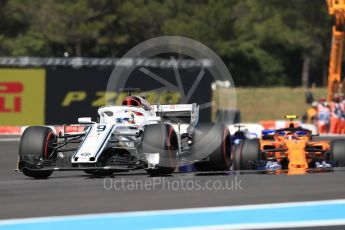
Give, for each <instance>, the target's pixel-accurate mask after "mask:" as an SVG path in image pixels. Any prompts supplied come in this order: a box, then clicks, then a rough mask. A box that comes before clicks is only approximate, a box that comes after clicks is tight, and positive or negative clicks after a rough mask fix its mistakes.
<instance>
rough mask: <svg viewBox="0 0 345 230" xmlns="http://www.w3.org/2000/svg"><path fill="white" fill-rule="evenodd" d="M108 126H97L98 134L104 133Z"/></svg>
mask: <svg viewBox="0 0 345 230" xmlns="http://www.w3.org/2000/svg"><path fill="white" fill-rule="evenodd" d="M105 128H106V126H105V125H99V126H97V131H98V132H103V131H104V130H105Z"/></svg>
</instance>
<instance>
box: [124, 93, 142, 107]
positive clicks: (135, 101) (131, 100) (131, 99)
mask: <svg viewBox="0 0 345 230" xmlns="http://www.w3.org/2000/svg"><path fill="white" fill-rule="evenodd" d="M122 105H126V106H135V107H141V102H140V99H139V98H137V97H135V96H128V97H126V99H125V100H124V101H123V102H122Z"/></svg>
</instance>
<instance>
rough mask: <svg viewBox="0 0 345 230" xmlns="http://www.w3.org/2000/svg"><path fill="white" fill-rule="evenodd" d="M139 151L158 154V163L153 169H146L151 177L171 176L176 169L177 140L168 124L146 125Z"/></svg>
mask: <svg viewBox="0 0 345 230" xmlns="http://www.w3.org/2000/svg"><path fill="white" fill-rule="evenodd" d="M139 151H140V152H141V153H142V154H149V153H158V154H159V163H158V164H157V165H156V166H155V168H147V169H146V171H147V172H148V173H149V174H150V175H152V176H155V175H163V174H171V173H173V172H174V171H175V169H176V164H177V162H176V158H177V152H178V140H177V135H176V132H175V130H174V128H173V127H172V126H171V125H169V124H153V125H148V126H146V127H145V129H144V133H143V135H142V139H141V143H140V146H139Z"/></svg>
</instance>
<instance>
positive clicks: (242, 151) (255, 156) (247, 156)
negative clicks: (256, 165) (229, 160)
mask: <svg viewBox="0 0 345 230" xmlns="http://www.w3.org/2000/svg"><path fill="white" fill-rule="evenodd" d="M259 159H260V141H259V140H258V139H253V140H249V139H247V140H243V141H242V143H241V144H239V145H238V146H236V148H235V150H234V158H233V160H234V162H233V169H234V170H247V169H253V167H252V164H251V163H253V162H256V161H258V160H259Z"/></svg>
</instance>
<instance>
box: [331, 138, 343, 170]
mask: <svg viewBox="0 0 345 230" xmlns="http://www.w3.org/2000/svg"><path fill="white" fill-rule="evenodd" d="M331 160H332V161H334V162H335V163H336V166H339V167H344V166H345V140H335V141H332V142H331Z"/></svg>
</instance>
